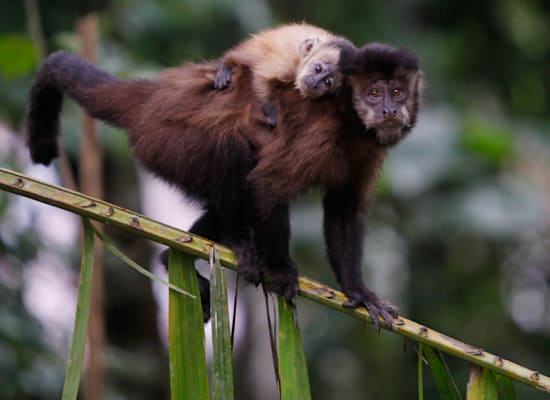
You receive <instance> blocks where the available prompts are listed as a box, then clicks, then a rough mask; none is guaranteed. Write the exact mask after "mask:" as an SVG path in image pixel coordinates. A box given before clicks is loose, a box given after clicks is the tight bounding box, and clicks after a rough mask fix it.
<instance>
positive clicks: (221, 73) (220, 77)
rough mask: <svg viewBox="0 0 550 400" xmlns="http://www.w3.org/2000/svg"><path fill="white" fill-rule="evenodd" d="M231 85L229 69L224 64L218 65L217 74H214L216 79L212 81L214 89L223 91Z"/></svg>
mask: <svg viewBox="0 0 550 400" xmlns="http://www.w3.org/2000/svg"><path fill="white" fill-rule="evenodd" d="M230 83H231V68H229V67H228V66H227V65H226V64H225V63H223V62H222V63H220V66H219V67H218V72H217V73H216V79H215V80H214V88H216V89H218V90H221V89H225V88H226V87H228V86H229V84H230Z"/></svg>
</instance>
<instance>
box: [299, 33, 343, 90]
mask: <svg viewBox="0 0 550 400" xmlns="http://www.w3.org/2000/svg"><path fill="white" fill-rule="evenodd" d="M339 59H340V50H339V49H337V48H335V47H334V46H332V45H330V44H328V43H324V44H318V45H315V46H312V47H311V49H310V51H309V54H307V55H306V56H305V57H304V58H303V60H302V62H301V63H300V66H299V68H298V74H297V75H296V82H295V84H296V88H297V89H298V90H300V92H301V94H302V96H304V97H306V98H314V99H315V98H319V97H323V96H326V95H331V94H333V93H335V92H336V91H337V90H338V89H339V88H340V87H341V86H342V81H343V74H342V72H341V71H340V69H339V67H338V61H339Z"/></svg>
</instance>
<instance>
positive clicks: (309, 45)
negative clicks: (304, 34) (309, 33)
mask: <svg viewBox="0 0 550 400" xmlns="http://www.w3.org/2000/svg"><path fill="white" fill-rule="evenodd" d="M320 41H321V40H320V39H319V38H318V37H315V38H307V39H306V40H304V41H303V42H302V43H300V46H299V48H298V51H299V53H300V57H302V58H304V57H306V56H307V55H309V53H311V50H312V49H313V48H314V47H315V46H316V45H318V44H319V42H320Z"/></svg>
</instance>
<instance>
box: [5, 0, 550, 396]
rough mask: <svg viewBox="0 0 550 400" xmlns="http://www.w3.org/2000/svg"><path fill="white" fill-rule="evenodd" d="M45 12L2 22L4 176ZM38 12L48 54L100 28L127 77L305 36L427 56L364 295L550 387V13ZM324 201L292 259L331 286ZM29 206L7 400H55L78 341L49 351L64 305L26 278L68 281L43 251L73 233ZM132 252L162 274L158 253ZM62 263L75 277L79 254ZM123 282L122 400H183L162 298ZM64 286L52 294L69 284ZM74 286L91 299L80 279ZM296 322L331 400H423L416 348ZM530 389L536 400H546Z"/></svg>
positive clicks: (240, 381)
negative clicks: (262, 38)
mask: <svg viewBox="0 0 550 400" xmlns="http://www.w3.org/2000/svg"><path fill="white" fill-rule="evenodd" d="M31 3H32V2H31V1H26V2H23V1H4V2H2V3H1V4H0V164H1V165H2V166H7V167H11V168H14V169H18V170H23V169H24V166H27V165H28V159H27V158H26V157H27V156H26V154H24V152H22V150H21V143H22V137H21V134H20V133H17V132H20V131H21V124H22V120H23V116H24V106H25V97H26V92H27V90H28V88H29V86H30V82H31V81H32V78H33V75H34V73H35V71H36V68H37V66H38V59H39V55H37V51H36V49H37V47H36V44H37V42H36V40H33V39H32V38H31V35H30V33H29V32H32V30H33V29H36V28H37V25H36V24H35V23H31V22H30V21H31V19H30V17H29V12H28V8H26V7H25V5H28V4H31ZM39 7H40V10H39V11H40V14H39V15H40V22H41V24H42V30H43V38H44V40H45V44H46V48H47V51H48V52H49V51H53V50H56V49H59V48H65V49H69V50H74V51H78V40H77V37H76V34H75V33H74V25H75V21H76V20H77V19H78V18H79V16H82V15H84V14H85V13H88V12H91V11H94V12H97V13H98V15H99V18H100V35H101V36H100V53H99V54H100V60H99V64H100V65H101V66H102V67H104V68H106V69H108V70H110V71H112V72H115V73H116V74H118V75H120V76H124V77H139V76H150V75H154V74H155V73H157V72H158V71H159V70H160V69H162V68H164V67H168V66H174V65H178V64H180V63H182V62H184V61H187V60H193V61H200V60H205V59H211V58H216V57H218V56H220V55H221V54H222V53H223V52H224V50H226V49H228V48H230V47H231V46H233V45H235V44H236V43H238V42H239V41H241V40H243V39H244V38H246V36H247V35H248V34H249V33H251V32H254V31H257V30H259V29H262V28H265V27H268V26H272V25H276V24H279V23H285V22H290V21H302V20H305V21H308V22H310V23H313V24H316V25H320V26H322V27H324V28H326V29H328V30H331V31H334V32H335V33H338V34H340V35H344V36H346V37H348V38H349V39H351V40H352V41H353V42H354V43H355V44H356V45H358V46H359V45H362V44H364V43H366V42H372V41H381V42H389V43H391V44H393V45H399V46H401V45H403V46H407V47H409V48H411V49H412V50H413V51H414V52H416V53H417V54H418V55H419V56H420V59H421V62H422V67H423V69H424V72H425V76H426V81H427V90H426V96H425V101H424V103H425V105H424V110H423V112H422V114H421V117H420V119H419V123H418V126H417V128H416V129H415V131H414V132H413V134H412V135H411V136H410V137H409V138H407V139H406V140H405V141H404V142H403V143H402V144H400V145H399V146H398V147H397V148H396V149H395V150H393V151H392V152H391V155H390V157H389V158H388V160H387V162H386V164H385V166H384V170H383V173H382V174H381V177H380V182H379V186H378V191H377V196H376V199H375V200H374V202H373V204H372V207H371V212H370V214H369V217H368V233H367V236H366V238H365V264H364V273H365V276H366V279H367V282H368V283H369V284H370V287H372V288H374V289H375V290H376V291H377V292H378V293H379V294H380V295H381V297H383V298H385V299H388V300H389V301H391V302H392V303H393V304H396V305H398V306H399V307H400V310H401V313H402V314H404V315H406V316H407V317H410V318H412V319H415V320H417V321H419V322H421V323H424V324H426V325H428V326H430V327H432V328H435V329H439V330H441V331H443V332H445V333H447V334H449V335H451V336H454V337H456V338H459V339H461V340H463V341H466V342H468V343H470V344H472V345H474V346H479V347H482V348H484V349H486V350H488V351H491V352H494V353H497V354H499V355H501V356H503V357H506V358H509V359H512V360H514V361H516V362H518V363H520V364H523V365H525V366H527V367H529V368H532V369H535V370H540V371H541V372H543V373H545V374H549V373H550V173H549V171H550V113H549V111H550V91H549V89H550V3H549V2H548V1H544V0H488V1H482V2H479V1H473V0H464V1H460V2H458V1H453V0H442V1H434V0H412V1H405V0H394V1H387V2H378V1H372V0H345V1H338V2H336V1H333V0H302V1H300V2H298V1H291V0H279V1H275V0H271V1H270V0H232V1H230V0H165V1H158V0H157V1H151V0H110V1H109V0H97V1H92V0H90V1H85V0H79V1H72V0H56V1H49V2H39ZM66 108H67V112H65V114H64V116H63V124H62V125H63V127H64V136H65V138H66V141H67V148H68V152H69V155H70V157H71V159H72V160H73V162H74V160H76V159H77V158H78V150H77V148H78V137H79V131H78V126H79V117H78V113H77V112H76V108H75V107H74V106H73V107H72V108H71V107H66ZM10 132H16V134H15V136H13V135H12V134H11V133H10ZM102 132H103V133H104V135H103V142H104V145H105V152H106V156H105V157H106V160H105V162H106V166H105V179H106V185H107V188H106V198H107V199H108V200H109V201H112V202H115V203H117V204H120V205H123V206H126V207H130V208H133V209H139V208H140V200H139V197H138V193H139V191H138V188H137V186H136V185H137V180H136V174H135V172H134V168H133V165H132V161H131V155H130V153H129V150H128V148H127V145H126V141H125V137H124V135H123V134H122V133H115V132H114V130H113V129H111V128H107V127H102ZM75 165H76V162H75ZM318 200H319V194H318V193H311V194H308V195H307V196H305V197H304V198H303V199H301V200H300V201H299V202H298V203H297V204H295V206H294V207H293V212H292V226H293V253H294V255H295V257H296V260H297V261H298V264H299V266H300V269H301V272H302V273H303V274H305V275H308V276H311V277H314V278H316V279H319V280H322V281H324V282H327V283H329V284H333V285H334V284H335V282H334V279H333V277H332V274H331V273H330V268H329V267H328V264H327V261H326V258H325V255H324V250H323V243H322V237H321V222H320V221H321V219H322V215H321V210H320V208H319V201H318ZM19 203H20V200H18V199H16V198H15V197H13V196H8V195H6V194H5V193H0V398H2V399H10V400H11V399H55V398H59V393H60V389H61V385H62V380H63V373H64V365H65V361H66V356H67V344H68V336H67V335H68V334H67V333H66V332H65V331H63V330H62V329H57V331H59V332H58V333H59V335H60V337H54V338H52V334H51V333H52V332H56V327H57V325H56V323H55V321H54V322H52V323H51V326H50V327H49V328H48V327H47V326H45V323H44V321H43V320H41V319H40V318H37V316H36V315H35V314H33V312H32V310H31V308H32V307H29V301H30V300H29V296H31V297H32V296H35V297H36V296H39V299H40V301H43V302H47V300H48V293H43V292H40V290H39V288H40V286H38V288H36V285H35V286H33V285H30V284H29V283H28V279H27V278H28V276H29V271H30V274H31V275H35V274H36V271H39V270H40V268H39V269H38V270H37V269H36V268H34V269H32V265H35V266H36V265H39V266H40V265H43V264H46V263H47V262H48V261H51V260H44V257H43V250H44V248H45V247H47V246H49V245H51V243H49V242H48V243H45V242H44V240H43V235H42V236H41V235H40V234H38V233H37V232H39V231H40V229H42V230H46V231H47V232H48V235H51V236H55V233H56V230H57V229H61V228H59V227H57V226H55V225H54V224H51V225H50V226H49V227H46V228H44V227H42V228H40V227H39V226H38V224H40V223H41V220H40V218H36V217H35V215H34V214H32V215H24V214H21V211H19V212H17V210H18V207H19ZM14 210H15V211H14ZM42 224H43V221H42ZM115 234H116V235H117V239H118V240H119V241H120V242H122V243H124V245H123V247H124V248H125V249H127V250H128V252H130V253H131V254H132V256H133V257H134V258H136V259H138V260H141V262H142V264H144V265H147V263H148V257H150V255H151V252H150V251H149V250H148V248H147V246H143V243H142V242H140V241H138V240H137V239H135V238H132V237H131V236H129V235H124V234H121V233H115ZM54 242H55V241H54ZM51 246H53V247H54V248H55V250H56V252H57V254H58V257H59V258H61V259H63V260H65V262H70V263H71V264H72V265H75V266H77V265H78V247H79V246H78V240H76V241H75V242H74V243H72V244H71V246H69V247H68V248H67V246H65V247H64V246H62V245H61V244H59V243H57V244H55V245H51ZM67 260H69V261H67ZM54 261H57V260H54ZM106 265H107V266H106V268H107V270H106V274H107V277H106V279H107V282H106V296H107V297H106V306H105V311H106V323H107V339H108V349H107V368H108V371H107V391H106V398H107V399H126V398H128V399H130V398H131V399H151V398H163V397H164V398H167V393H168V390H167V382H168V378H167V359H166V351H165V348H164V346H163V344H162V342H161V340H160V339H159V337H160V336H162V334H159V332H158V330H157V314H158V310H157V306H156V303H155V301H154V298H153V294H152V291H151V288H150V285H149V282H147V281H144V280H143V279H141V278H140V277H136V276H135V275H134V274H133V273H132V272H128V273H127V272H126V271H127V270H126V269H122V268H118V267H116V261H115V260H112V259H111V258H107V259H106ZM75 268H76V267H75ZM65 269H66V268H58V269H57V272H56V273H55V275H54V276H49V277H48V279H50V280H54V281H55V280H56V279H62V278H63V277H64V276H65V275H64V274H65V272H64V270H65ZM26 271H27V272H26ZM73 271H74V269H73ZM63 279H65V280H66V281H68V282H69V284H72V285H73V287H74V284H75V282H74V278H71V276H69V277H68V278H67V277H65V278H63ZM73 294H74V293H73ZM298 312H299V317H300V319H301V321H302V334H303V338H304V341H305V345H306V354H307V356H308V360H309V365H310V377H311V387H312V390H313V396H314V398H315V399H336V398H339V399H340V398H341V399H409V398H414V397H415V392H416V369H415V363H416V361H415V354H414V351H413V350H412V348H413V347H414V346H413V345H411V344H409V346H407V351H403V345H402V339H401V338H400V337H398V336H395V335H391V334H389V333H387V332H383V333H381V334H376V333H374V332H373V331H372V329H369V328H368V327H366V326H365V325H363V324H362V323H360V322H358V321H355V320H350V319H349V318H346V317H344V316H341V315H337V313H334V312H331V311H328V310H326V309H321V308H319V307H317V306H314V305H312V304H310V303H308V302H306V301H299V302H298ZM53 313H54V314H55V310H54V311H53ZM244 323H245V322H243V324H244ZM246 323H247V324H248V325H252V324H251V323H250V322H249V321H248V322H246ZM46 325H47V324H46ZM69 325H70V321H69ZM250 329H252V327H251V328H250ZM48 332H49V333H48ZM257 334H259V335H265V336H267V332H265V331H260V332H259V333H258V332H257V333H255V335H257ZM243 340H244V341H245V342H246V340H251V341H253V340H255V338H254V336H252V335H246V334H245V335H244V339H243ZM247 347H248V346H247V345H244V346H242V347H241V351H240V352H238V353H237V366H236V368H235V369H236V371H237V375H238V377H237V391H238V393H239V394H238V396H237V398H239V399H255V398H259V397H258V395H257V393H262V390H263V388H262V387H259V388H258V387H254V386H258V385H261V383H259V382H261V380H258V379H256V378H255V376H254V373H253V368H251V367H250V365H251V363H252V362H253V358H254V357H253V355H251V354H249V352H247V351H246V349H247ZM265 351H266V352H268V351H269V349H267V348H266V349H265ZM266 360H267V361H266V362H269V358H266ZM450 366H451V369H452V371H453V372H454V373H455V376H456V377H457V380H458V383H459V387H462V388H464V386H465V383H466V381H467V374H468V365H466V364H465V363H463V362H462V361H458V360H452V359H451V360H450ZM267 379H271V377H268V378H267ZM517 389H518V391H519V398H521V399H542V398H547V395H545V394H543V393H541V392H537V391H536V390H533V389H530V388H528V387H526V386H523V385H517ZM434 390H435V389H434V387H433V383H432V382H431V380H430V378H427V379H426V393H427V395H426V396H427V398H436V394H435V391H434ZM261 398H262V399H263V398H271V397H270V395H269V394H268V393H266V394H265V396H262V397H261Z"/></svg>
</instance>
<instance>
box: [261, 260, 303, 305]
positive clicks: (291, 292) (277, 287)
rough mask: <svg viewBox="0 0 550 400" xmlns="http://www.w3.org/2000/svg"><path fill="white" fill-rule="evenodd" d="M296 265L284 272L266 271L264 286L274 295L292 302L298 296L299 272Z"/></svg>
mask: <svg viewBox="0 0 550 400" xmlns="http://www.w3.org/2000/svg"><path fill="white" fill-rule="evenodd" d="M291 266H292V267H293V266H294V263H293V262H292V264H291V265H290V266H289V267H288V268H285V269H283V270H281V269H279V270H277V271H264V274H263V280H262V281H263V285H264V287H265V288H266V289H267V290H269V291H271V292H274V293H277V294H279V295H281V296H283V297H284V298H285V299H287V300H289V301H290V300H292V299H293V298H294V297H296V295H297V294H298V270H297V269H296V267H293V268H291Z"/></svg>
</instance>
